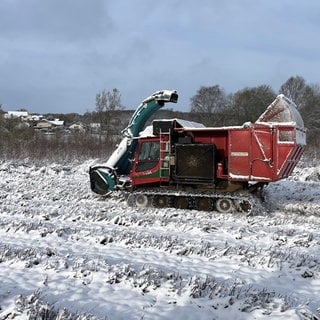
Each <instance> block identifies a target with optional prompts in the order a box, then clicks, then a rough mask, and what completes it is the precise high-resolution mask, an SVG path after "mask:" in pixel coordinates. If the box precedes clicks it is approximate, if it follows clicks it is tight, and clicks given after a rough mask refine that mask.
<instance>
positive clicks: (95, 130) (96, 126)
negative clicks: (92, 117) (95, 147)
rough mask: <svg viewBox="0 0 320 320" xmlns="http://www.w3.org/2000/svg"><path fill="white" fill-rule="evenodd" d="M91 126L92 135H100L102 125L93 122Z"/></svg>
mask: <svg viewBox="0 0 320 320" xmlns="http://www.w3.org/2000/svg"><path fill="white" fill-rule="evenodd" d="M89 126H90V132H91V133H99V132H100V131H101V124H100V123H98V122H91V123H90V125H89Z"/></svg>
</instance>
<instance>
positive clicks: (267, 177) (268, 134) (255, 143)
mask: <svg viewBox="0 0 320 320" xmlns="http://www.w3.org/2000/svg"><path fill="white" fill-rule="evenodd" d="M273 138H274V132H273V129H272V128H270V127H253V130H252V159H251V161H252V163H251V166H252V172H251V173H252V176H251V179H250V180H252V181H272V180H273V179H274V175H275V165H274V161H275V159H274V141H273Z"/></svg>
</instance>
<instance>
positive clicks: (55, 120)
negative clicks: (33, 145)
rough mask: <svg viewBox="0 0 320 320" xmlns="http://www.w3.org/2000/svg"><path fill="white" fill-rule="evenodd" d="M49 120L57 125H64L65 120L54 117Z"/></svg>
mask: <svg viewBox="0 0 320 320" xmlns="http://www.w3.org/2000/svg"><path fill="white" fill-rule="evenodd" d="M47 121H48V122H50V123H52V124H53V125H54V126H56V127H61V126H64V121H63V120H59V119H54V120H47Z"/></svg>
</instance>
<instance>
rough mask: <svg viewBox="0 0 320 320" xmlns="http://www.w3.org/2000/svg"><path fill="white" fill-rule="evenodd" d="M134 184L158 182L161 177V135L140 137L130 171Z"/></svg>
mask: <svg viewBox="0 0 320 320" xmlns="http://www.w3.org/2000/svg"><path fill="white" fill-rule="evenodd" d="M130 179H131V181H132V185H142V184H150V183H157V182H159V179H160V140H159V137H148V138H140V139H139V142H138V147H137V151H136V153H135V157H134V161H133V166H132V170H131V172H130Z"/></svg>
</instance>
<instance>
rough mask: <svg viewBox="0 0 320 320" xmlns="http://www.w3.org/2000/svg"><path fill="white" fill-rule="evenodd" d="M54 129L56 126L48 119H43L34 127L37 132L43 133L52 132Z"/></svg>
mask: <svg viewBox="0 0 320 320" xmlns="http://www.w3.org/2000/svg"><path fill="white" fill-rule="evenodd" d="M53 127H54V125H53V124H52V123H51V122H49V121H48V120H46V119H42V120H40V121H37V122H36V124H35V126H34V128H35V129H36V130H42V131H48V130H51V129H53Z"/></svg>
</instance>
